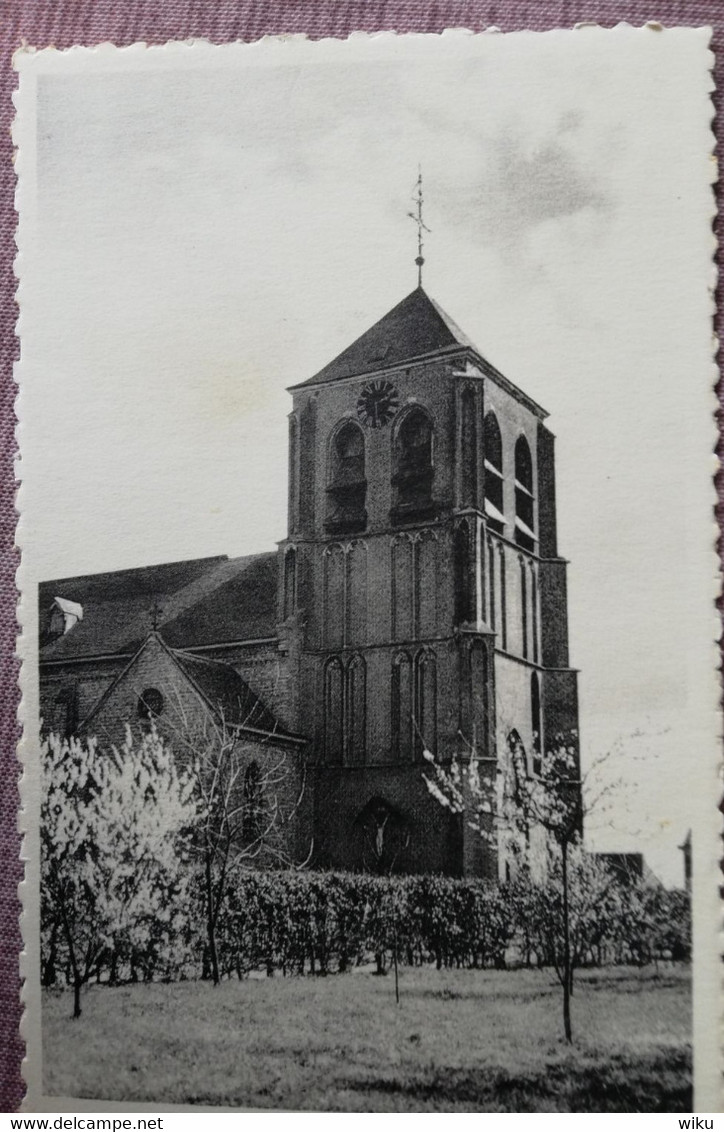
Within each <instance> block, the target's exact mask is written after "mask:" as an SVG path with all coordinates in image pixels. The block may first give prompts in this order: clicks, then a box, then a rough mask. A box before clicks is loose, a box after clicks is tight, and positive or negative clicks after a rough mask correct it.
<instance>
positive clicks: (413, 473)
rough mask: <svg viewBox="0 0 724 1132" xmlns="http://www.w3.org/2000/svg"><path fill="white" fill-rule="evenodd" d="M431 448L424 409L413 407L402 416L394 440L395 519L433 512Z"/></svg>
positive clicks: (417, 517) (415, 517)
mask: <svg viewBox="0 0 724 1132" xmlns="http://www.w3.org/2000/svg"><path fill="white" fill-rule="evenodd" d="M432 447H433V430H432V421H431V420H430V418H429V416H428V415H427V413H426V412H425V410H424V409H422V408H420V407H419V406H416V407H415V408H412V409H410V410H409V411H408V412H407V413H406V414H405V416H404V417H403V418H402V421H401V422H400V425H399V428H398V429H397V432H396V434H395V436H394V440H393V454H392V462H393V475H392V483H393V486H394V489H395V503H394V507H393V510H392V518H393V521H394V522H404V521H405V520H407V519H419V518H429V517H431V516H432V515H433V514H434V506H433V501H432V481H433V477H434V468H433V458H432V457H433V452H432Z"/></svg>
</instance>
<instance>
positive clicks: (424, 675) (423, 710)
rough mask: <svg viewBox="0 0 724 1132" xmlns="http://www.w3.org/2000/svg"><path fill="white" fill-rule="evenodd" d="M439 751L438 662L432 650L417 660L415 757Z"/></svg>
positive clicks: (424, 651) (426, 651) (428, 650)
mask: <svg viewBox="0 0 724 1132" xmlns="http://www.w3.org/2000/svg"><path fill="white" fill-rule="evenodd" d="M423 746H424V749H425V750H426V751H431V752H432V754H433V755H434V754H435V752H436V751H437V660H436V658H435V653H434V652H432V650H431V649H424V650H423V651H422V652H419V653H418V654H417V656H416V658H415V744H414V750H415V757H416V758H418V759H420V758H422V752H423Z"/></svg>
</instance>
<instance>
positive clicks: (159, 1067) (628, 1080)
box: [43, 968, 692, 1112]
mask: <svg viewBox="0 0 724 1132" xmlns="http://www.w3.org/2000/svg"><path fill="white" fill-rule="evenodd" d="M400 986H401V999H402V1001H401V1004H400V1006H399V1007H398V1006H396V1005H395V998H394V986H393V981H392V977H391V976H388V977H385V978H378V977H376V976H374V975H373V974H372V973H368V972H366V971H365V972H355V973H354V974H347V975H332V976H329V977H328V978H316V979H315V978H293V979H283V978H275V979H249V980H247V981H245V982H237V981H233V982H227V983H223V984H222V985H221V986H219V987H216V988H214V987H213V986H210V985H208V984H206V983H178V984H175V985H162V984H149V985H146V986H129V987H118V988H109V987H92V988H90V989H89V990H88V991H87V992H86V994H85V996H84V1001H83V1016H82V1017H81V1018H80V1019H79V1020H77V1021H73V1020H72V1019H71V1017H70V1015H71V1011H72V996H71V994H70V993H69V992H65V991H64V992H62V993H58V992H47V993H46V995H45V998H44V1007H43V1034H44V1071H45V1087H46V1091H47V1092H48V1093H49V1094H50V1095H61V1094H62V1095H65V1096H77V1097H95V1098H105V1099H114V1100H123V1101H155V1102H159V1103H166V1102H168V1103H174V1104H184V1103H185V1104H189V1103H190V1104H208V1105H229V1106H243V1107H247V1108H263V1109H286V1110H289V1109H311V1110H323V1111H324V1110H331V1111H338V1112H679V1111H681V1112H691V1105H692V1100H691V1067H690V1039H691V1005H690V982H689V973H688V971H687V970H679V969H676V970H667V971H665V972H662V973H661V975H659V976H657V975H656V974H655V973H654V972H653V971H651V970H647V971H635V970H632V969H622V968H617V969H607V970H598V971H590V972H583V973H582V974H581V975H580V977H579V978H578V982H577V985H576V988H575V993H574V997H573V1003H572V1005H573V1028H574V1045H573V1047H566V1045H565V1043H564V1042H563V1039H562V1022H561V990H560V987H559V985H558V983H557V982H556V981H555V976H552V975H551V973H550V972H547V971H435V970H434V969H431V968H422V969H409V968H407V969H403V970H402V971H401V977H400Z"/></svg>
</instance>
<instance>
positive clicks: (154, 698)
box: [138, 688, 163, 726]
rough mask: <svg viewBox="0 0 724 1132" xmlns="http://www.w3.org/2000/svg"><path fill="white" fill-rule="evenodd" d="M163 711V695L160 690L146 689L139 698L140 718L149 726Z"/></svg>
mask: <svg viewBox="0 0 724 1132" xmlns="http://www.w3.org/2000/svg"><path fill="white" fill-rule="evenodd" d="M162 711H163V695H162V694H161V692H159V690H158V688H146V689H145V691H143V692H141V695H140V696H139V697H138V718H139V719H140V720H141V722H142V723H143V724H146V725H149V726H150V724H151V721H152V720H154V719H158V717H159V715H160V714H161V712H162Z"/></svg>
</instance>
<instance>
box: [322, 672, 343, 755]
mask: <svg viewBox="0 0 724 1132" xmlns="http://www.w3.org/2000/svg"><path fill="white" fill-rule="evenodd" d="M323 695H324V703H323V706H324V755H325V759H326V761H327V763H329V764H336V763H341V762H342V746H343V743H344V731H343V723H344V721H343V711H344V669H343V668H342V661H341V660H340V659H339V657H336V656H335V657H332V658H331V659H330V660H328V661H327V663H326V665H325V666H324V692H323Z"/></svg>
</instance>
